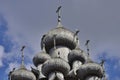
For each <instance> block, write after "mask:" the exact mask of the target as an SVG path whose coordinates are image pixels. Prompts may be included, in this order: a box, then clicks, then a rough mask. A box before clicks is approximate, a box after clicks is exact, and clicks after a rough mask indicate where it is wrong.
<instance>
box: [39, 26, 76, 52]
mask: <svg viewBox="0 0 120 80" xmlns="http://www.w3.org/2000/svg"><path fill="white" fill-rule="evenodd" d="M55 35H56V46H66V47H68V48H70V49H71V50H72V49H75V47H76V45H77V43H76V39H77V38H78V37H77V36H75V33H74V32H71V31H69V30H67V29H66V28H64V27H57V28H55V29H52V30H51V31H49V32H48V33H47V34H46V35H44V36H43V38H42V40H43V42H44V43H45V46H46V47H45V48H46V51H47V52H49V50H50V49H51V48H53V47H54V41H53V38H54V36H55ZM75 37H76V38H75ZM41 47H42V44H41Z"/></svg>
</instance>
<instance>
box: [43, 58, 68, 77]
mask: <svg viewBox="0 0 120 80" xmlns="http://www.w3.org/2000/svg"><path fill="white" fill-rule="evenodd" d="M55 71H57V72H61V73H63V75H64V76H66V75H67V74H68V73H69V71H70V66H69V64H68V63H67V62H66V61H64V60H62V59H60V58H54V59H51V60H49V61H46V62H45V63H44V64H43V66H42V73H43V74H44V75H45V76H48V75H49V74H50V73H51V72H55Z"/></svg>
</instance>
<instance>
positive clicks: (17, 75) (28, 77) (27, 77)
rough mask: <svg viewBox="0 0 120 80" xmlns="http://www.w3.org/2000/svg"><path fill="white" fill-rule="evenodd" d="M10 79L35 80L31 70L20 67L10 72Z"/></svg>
mask: <svg viewBox="0 0 120 80" xmlns="http://www.w3.org/2000/svg"><path fill="white" fill-rule="evenodd" d="M11 80H36V77H35V75H34V74H33V73H32V72H31V71H29V70H27V69H25V68H20V69H18V70H15V71H14V72H12V74H11Z"/></svg>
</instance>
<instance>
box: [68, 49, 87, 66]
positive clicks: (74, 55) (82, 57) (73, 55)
mask: <svg viewBox="0 0 120 80" xmlns="http://www.w3.org/2000/svg"><path fill="white" fill-rule="evenodd" d="M87 57H88V56H87V54H86V53H85V52H83V51H82V50H80V49H79V48H78V49H74V50H72V51H71V52H70V53H69V55H68V60H69V63H70V64H71V65H72V63H73V62H74V61H76V60H79V61H81V62H82V63H85V62H87Z"/></svg>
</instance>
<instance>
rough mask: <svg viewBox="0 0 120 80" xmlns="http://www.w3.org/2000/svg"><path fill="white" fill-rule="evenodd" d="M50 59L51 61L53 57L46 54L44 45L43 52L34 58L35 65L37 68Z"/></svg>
mask: <svg viewBox="0 0 120 80" xmlns="http://www.w3.org/2000/svg"><path fill="white" fill-rule="evenodd" d="M43 45H44V44H43ZM48 59H51V57H50V56H49V55H48V54H47V53H46V51H45V45H44V47H43V50H42V52H40V53H38V54H36V55H35V56H34V58H33V63H34V65H35V66H38V65H39V64H43V63H44V62H45V61H46V60H48Z"/></svg>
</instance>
